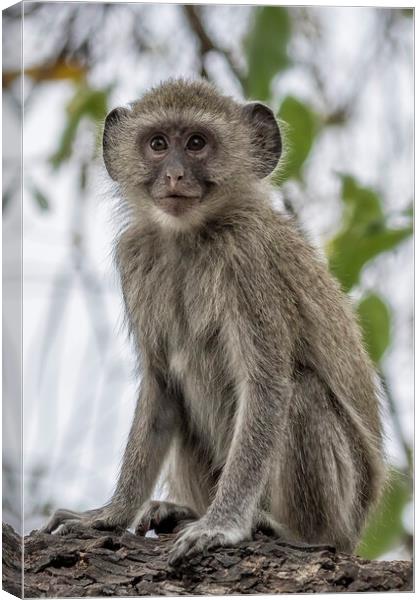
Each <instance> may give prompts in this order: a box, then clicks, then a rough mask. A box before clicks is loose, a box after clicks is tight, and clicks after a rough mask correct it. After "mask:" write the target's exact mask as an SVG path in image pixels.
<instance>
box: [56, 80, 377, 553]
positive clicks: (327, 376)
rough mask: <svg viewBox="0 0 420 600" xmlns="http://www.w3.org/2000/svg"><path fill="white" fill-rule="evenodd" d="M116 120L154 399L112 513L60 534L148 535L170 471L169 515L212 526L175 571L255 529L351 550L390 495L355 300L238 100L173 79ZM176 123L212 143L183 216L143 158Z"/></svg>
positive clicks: (140, 328)
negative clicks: (83, 530) (145, 135)
mask: <svg viewBox="0 0 420 600" xmlns="http://www.w3.org/2000/svg"><path fill="white" fill-rule="evenodd" d="M253 112H255V111H252V110H251V111H248V114H251V113H253ZM257 112H259V113H260V114H261V111H257ZM112 121H113V130H112V132H108V134H106V136H105V139H106V140H107V144H109V146H107V148H106V156H107V166H108V168H109V165H110V164H111V165H112V176H113V178H114V179H115V180H116V181H117V182H118V184H119V185H120V188H121V191H122V193H123V195H124V198H125V202H126V203H127V206H128V207H129V212H130V222H129V224H128V226H127V227H126V228H125V229H124V230H123V231H122V233H121V235H120V237H119V239H118V242H117V245H116V252H115V256H116V262H117V266H118V270H119V272H120V276H121V283H122V290H123V295H124V300H125V306H126V314H127V320H128V324H129V327H130V331H131V333H132V336H133V339H134V341H135V344H136V347H137V349H138V354H139V357H140V364H141V371H142V382H141V392H140V396H139V401H138V404H137V408H136V412H135V417H134V422H133V425H132V429H131V432H130V436H129V440H128V444H127V449H126V451H125V454H124V460H123V465H122V469H121V473H120V477H119V480H118V483H117V487H116V491H115V493H114V495H113V497H112V499H111V501H110V503H109V504H108V505H107V506H105V507H104V508H102V509H98V510H97V511H89V512H88V513H82V514H77V513H73V512H70V511H62V512H61V513H57V514H56V515H55V516H54V517H53V519H52V520H51V521H50V523H49V524H48V525H47V526H46V530H49V531H52V530H53V529H55V528H57V527H58V525H60V524H63V523H64V527H63V529H64V531H68V530H69V529H71V528H72V527H73V526H74V525H75V524H80V523H81V524H88V525H94V526H99V527H115V526H123V527H125V526H127V525H130V524H131V523H132V522H133V521H134V520H135V517H136V515H137V516H138V520H139V521H140V525H139V530H142V528H143V529H144V526H145V522H146V521H147V522H150V520H151V519H152V517H151V515H155V517H156V515H160V516H161V518H163V515H167V514H168V510H169V509H168V506H169V505H162V507H161V508H160V509H159V507H157V506H156V504H150V502H148V501H149V499H150V495H151V493H152V490H153V487H154V485H155V483H156V480H157V478H158V476H159V474H160V473H162V472H164V473H166V479H167V482H168V486H169V497H170V499H171V500H172V501H174V502H176V503H177V504H179V505H180V508H179V511H178V512H177V510H176V508H173V505H170V511H171V516H172V517H174V515H175V517H174V518H175V520H177V518H178V517H179V520H182V518H185V516H186V515H189V516H190V517H191V515H195V516H196V517H199V518H198V519H197V520H195V521H194V522H193V523H190V524H189V525H188V526H187V527H185V528H184V529H183V531H182V532H181V534H180V536H179V537H178V539H177V541H176V543H175V545H174V549H173V552H172V555H171V562H172V564H175V563H176V562H178V561H179V560H181V559H182V558H184V557H186V556H189V555H190V554H192V553H194V552H198V551H201V550H205V549H207V548H209V547H211V546H214V545H219V544H221V545H229V544H234V543H237V542H239V541H240V540H243V539H246V538H249V537H250V536H251V535H252V531H253V530H254V529H255V528H257V527H261V528H263V529H264V528H265V529H267V528H268V529H271V530H272V531H274V532H275V533H276V534H277V535H282V536H283V537H284V538H285V540H286V541H287V540H289V541H290V540H298V541H301V542H306V543H330V544H333V545H335V546H336V547H337V549H338V550H342V551H351V550H353V549H354V547H355V545H356V543H357V541H358V540H359V537H360V534H361V531H362V528H363V525H364V523H365V520H366V516H367V515H368V512H369V510H370V509H371V507H372V506H373V505H374V504H375V502H376V501H377V499H378V497H379V494H380V491H381V487H382V482H383V472H384V469H383V459H382V434H381V425H380V419H379V411H378V399H377V392H376V389H375V373H374V369H373V367H372V365H371V362H370V360H369V358H368V356H367V354H366V352H365V351H364V349H363V345H362V341H361V335H360V331H359V327H358V325H357V323H356V320H355V317H354V314H353V311H352V308H351V306H350V303H349V301H348V299H347V298H346V297H345V295H344V294H343V293H342V292H341V290H340V289H339V286H338V284H337V282H336V281H335V280H334V279H333V277H332V276H331V275H330V273H329V272H328V270H327V267H326V265H325V264H324V262H323V261H322V260H321V259H320V257H319V256H318V254H317V252H316V251H315V250H314V249H313V248H312V247H311V246H310V245H309V244H308V243H307V241H306V240H305V239H304V238H303V236H302V235H301V234H300V233H299V232H298V230H297V229H296V227H295V225H294V224H293V222H291V221H290V220H289V219H288V218H287V217H285V216H284V215H282V214H280V213H278V212H276V211H275V210H274V209H273V208H272V206H271V204H270V201H269V195H270V189H269V184H268V183H267V182H266V181H265V180H264V179H261V176H258V175H257V174H258V173H264V175H266V174H267V173H266V170H267V169H264V168H261V164H260V167H259V166H258V160H259V158H258V156H259V155H258V147H256V143H257V142H258V139H260V138H261V131H262V129H261V123H258V124H257V127H258V128H259V129H258V132H259V133H258V135H256V132H255V129H253V127H254V125H253V123H252V120H251V121H250V120H249V119H248V118H244V109H243V106H242V105H240V104H238V103H236V102H235V101H234V100H232V99H230V98H225V97H223V96H221V95H220V94H219V93H218V92H217V91H216V90H215V89H214V88H212V87H211V86H210V85H209V84H207V83H204V82H186V81H170V82H167V83H164V84H162V85H161V86H160V87H158V88H157V89H155V90H152V91H151V92H149V93H148V94H147V95H146V96H145V97H144V98H143V99H142V100H139V101H138V102H136V103H134V104H133V105H132V106H131V108H130V110H128V109H126V110H125V111H123V112H121V113H119V118H118V120H115V119H113V120H112ZM166 121H167V122H168V123H170V127H175V128H176V123H177V121H178V122H179V123H182V124H183V126H190V127H191V130H193V129H194V128H197V127H200V125H201V124H202V123H205V126H206V127H207V128H210V129H212V131H213V133H214V139H215V141H214V145H213V146H212V147H211V150H209V153H208V155H207V156H206V159H205V161H203V162H202V164H201V166H200V169H201V171H200V173H203V175H202V178H201V179H200V177H201V176H200V177H199V176H197V175H196V173H197V172H199V171H197V170H195V171H194V169H196V163H197V161H195V159H191V162H185V165H184V167H185V173H186V175H185V181H184V186H186V187H184V188H183V192H185V190H186V189H188V186H189V185H191V186H192V187H191V189H192V188H194V189H199V190H201V191H200V194H201V196H199V199H198V200H197V204H196V205H194V206H192V207H191V208H190V210H189V212H187V213H186V214H185V215H181V216H180V217H173V216H169V217H167V216H166V214H164V212H162V210H161V208H159V205H158V204H157V202H158V200H157V197H158V195H159V194H161V192H162V190H164V189H165V177H164V171H162V170H161V166H158V167H157V169H155V171H154V179H153V182H152V184H151V183H150V169H148V167H147V164H148V163H147V160H146V159H145V158H143V154H142V153H143V152H150V150H144V148H146V146H144V147H143V146H141V143H140V146H139V139H141V132H142V129H143V128H144V127H150V126H151V127H152V128H153V127H159V128H160V129H161V128H162V127H163V128H164V127H165V126H166V125H165V123H166ZM267 122H268V125H267ZM267 122H265V123H264V128H263V129H264V131H266V130H267V132H268V133H267V135H276V134H275V132H274V133H273V131H271V133H270V131H269V128H270V127H271V128H273V127H274V128H276V127H277V125H276V124H275V121H274V119H273V120H271V118H269V119H268V121H267ZM168 127H169V125H168ZM267 128H268V129H267ZM139 136H140V138H139ZM273 139H276V140H277V142H276V143H272V142H270V143H269V144H267V145H266V147H265V148H264V151H262V155H263V156H264V160H265V161H266V159H267V148H270V147H271V148H272V149H273V152H274V153H277V154H273V156H274V155H275V156H276V159H275V160H273V166H274V164H275V163H276V162H277V160H278V158H279V153H280V149H281V142H280V136H278V138H273ZM256 140H257V141H256ZM171 160H172V159H171ZM180 160H181V161H182V160H184V159H182V158H181V159H180ZM188 160H189V159H188ZM194 161H195V162H194ZM161 164H163V165H164V162H163V163H161V162H159V161H158V165H161ZM163 168H164V167H162V169H163ZM188 173H190V175H188ZM252 173H254V174H252ZM188 177H190V180H189V179H188ZM187 179H188V180H187ZM204 179H206V180H210V181H211V182H212V185H211V186H210V187H209V188H205V187H204V184H203V181H204ZM156 189H158V192H156ZM204 190H205V191H204ZM142 505H143V509H142V511H141V512H140V515H138V511H139V509H140V508H141V507H142ZM188 509H190V512H191V514H189V513H188ZM57 515H58V516H57ZM177 515H178V517H177ZM155 517H154V518H155ZM193 518H194V517H193ZM156 519H157V520H159V518H158V517H156Z"/></svg>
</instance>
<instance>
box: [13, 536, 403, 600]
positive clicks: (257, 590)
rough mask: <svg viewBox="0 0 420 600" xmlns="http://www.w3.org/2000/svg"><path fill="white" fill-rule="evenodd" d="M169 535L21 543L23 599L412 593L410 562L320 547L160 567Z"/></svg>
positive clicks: (261, 549) (16, 547) (262, 543)
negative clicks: (22, 544) (41, 597)
mask: <svg viewBox="0 0 420 600" xmlns="http://www.w3.org/2000/svg"><path fill="white" fill-rule="evenodd" d="M172 543H173V536H172V535H161V536H160V537H159V538H158V539H156V538H142V537H138V536H135V535H133V534H132V533H130V532H128V531H126V532H124V533H122V534H117V533H113V532H103V531H102V532H101V531H95V530H85V531H82V530H80V532H77V533H71V534H67V535H66V536H60V535H49V534H44V533H39V532H36V531H34V532H32V533H31V534H30V535H29V536H27V537H26V538H25V575H24V593H25V596H26V597H28V596H29V597H40V596H44V597H45V596H50V597H80V596H152V595H153V596H158V595H170V596H177V595H186V594H193V595H215V594H218V595H222V594H278V593H282V592H289V593H293V592H365V591H366V592H367V591H369V592H373V591H375V592H379V591H403V590H405V591H408V590H412V589H413V588H412V568H413V567H412V562H411V561H400V560H399V561H391V562H386V561H368V560H363V559H361V558H358V557H356V556H349V555H346V554H338V553H336V552H335V551H334V549H333V548H330V547H327V546H323V547H321V546H319V547H309V548H305V549H304V550H303V549H302V548H298V547H295V546H291V545H286V544H283V543H281V542H278V541H276V540H275V539H274V538H270V537H266V536H264V535H262V534H261V535H260V534H259V535H258V536H257V537H256V539H255V540H253V541H252V542H244V543H242V544H239V545H238V546H236V547H234V548H224V549H217V550H215V551H214V552H212V553H211V555H208V556H203V555H200V556H197V557H195V558H193V559H191V560H190V561H189V562H188V563H186V564H184V565H183V566H182V567H177V568H175V569H172V568H169V567H168V565H167V555H168V551H169V549H170V548H171V545H172ZM3 589H5V590H6V591H8V592H10V593H11V594H14V595H17V596H21V539H20V537H19V536H18V535H17V534H16V533H15V532H14V531H13V529H12V528H11V527H10V526H9V525H3Z"/></svg>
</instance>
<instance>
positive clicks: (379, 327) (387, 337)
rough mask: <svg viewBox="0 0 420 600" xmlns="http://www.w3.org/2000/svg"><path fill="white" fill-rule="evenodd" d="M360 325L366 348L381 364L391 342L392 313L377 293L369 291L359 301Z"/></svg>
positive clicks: (376, 361) (375, 361)
mask: <svg viewBox="0 0 420 600" xmlns="http://www.w3.org/2000/svg"><path fill="white" fill-rule="evenodd" d="M357 311H358V313H359V319H360V325H361V326H362V329H363V332H364V336H365V344H366V349H367V350H368V352H369V355H370V357H371V359H372V360H373V361H374V363H375V364H377V365H378V364H379V363H380V361H381V358H382V356H383V355H384V353H385V350H386V349H387V348H388V346H389V344H390V342H391V315H390V310H389V308H388V306H387V305H386V304H385V302H384V301H383V300H382V298H380V297H379V296H378V295H377V294H373V293H368V294H366V295H365V296H364V298H363V300H361V302H359V304H358V307H357Z"/></svg>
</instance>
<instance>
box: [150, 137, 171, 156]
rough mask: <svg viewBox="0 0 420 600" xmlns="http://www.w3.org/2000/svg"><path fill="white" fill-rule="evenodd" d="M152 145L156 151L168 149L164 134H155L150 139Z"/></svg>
mask: <svg viewBox="0 0 420 600" xmlns="http://www.w3.org/2000/svg"><path fill="white" fill-rule="evenodd" d="M150 147H151V149H152V150H153V151H154V152H163V151H164V150H167V149H168V143H167V141H166V140H165V138H164V137H163V135H155V136H154V137H153V138H152V139H151V140H150Z"/></svg>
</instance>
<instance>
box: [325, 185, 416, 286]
mask: <svg viewBox="0 0 420 600" xmlns="http://www.w3.org/2000/svg"><path fill="white" fill-rule="evenodd" d="M341 199H342V202H343V205H344V210H343V217H342V225H341V228H340V230H339V232H338V233H337V234H336V236H335V237H334V238H333V239H332V240H330V241H329V243H328V246H327V254H328V257H329V261H330V268H331V271H332V272H333V273H334V275H335V276H336V277H337V279H338V280H339V281H340V283H341V285H342V286H343V289H344V290H345V291H349V290H350V289H351V288H352V287H353V286H355V285H356V284H357V283H359V278H360V274H361V271H362V269H363V267H364V266H365V265H366V263H368V262H369V261H370V260H372V259H373V258H375V257H376V256H377V255H378V254H381V253H382V252H385V251H387V250H392V249H393V248H395V247H396V246H397V245H398V244H399V243H400V242H402V241H403V240H404V239H406V238H407V237H409V236H410V235H411V234H412V225H411V224H410V225H409V226H407V227H402V228H398V229H395V228H389V227H387V224H386V217H385V215H384V213H383V208H382V199H381V198H380V196H379V194H377V193H376V192H374V191H373V190H371V189H368V188H365V187H362V186H361V185H359V184H358V183H357V181H356V180H355V179H354V178H353V177H351V176H349V175H344V176H342V194H341Z"/></svg>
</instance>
